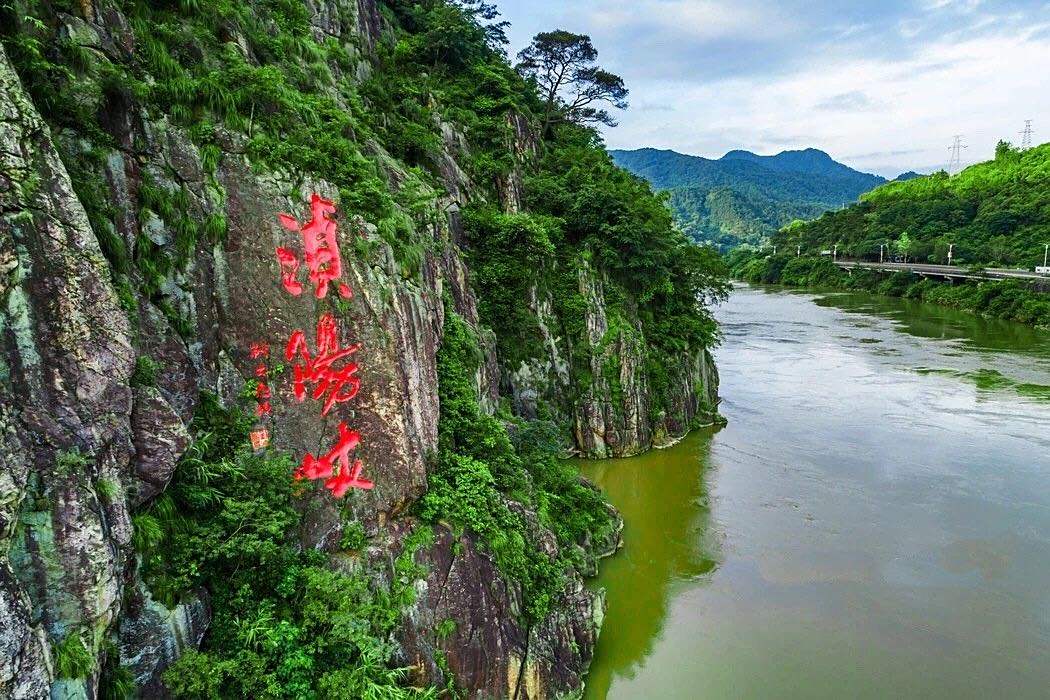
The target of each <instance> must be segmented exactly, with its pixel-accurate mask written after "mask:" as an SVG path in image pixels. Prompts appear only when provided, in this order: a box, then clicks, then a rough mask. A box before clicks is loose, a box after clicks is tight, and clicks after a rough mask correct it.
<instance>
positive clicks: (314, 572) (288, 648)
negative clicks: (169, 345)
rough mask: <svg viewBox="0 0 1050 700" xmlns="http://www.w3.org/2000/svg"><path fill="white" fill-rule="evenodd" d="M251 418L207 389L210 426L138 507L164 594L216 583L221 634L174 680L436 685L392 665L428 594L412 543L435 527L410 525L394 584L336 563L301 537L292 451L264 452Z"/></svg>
mask: <svg viewBox="0 0 1050 700" xmlns="http://www.w3.org/2000/svg"><path fill="white" fill-rule="evenodd" d="M251 424H252V421H251V419H249V418H247V417H245V416H244V415H243V414H241V413H239V412H237V411H226V410H223V409H221V408H220V407H219V406H218V404H217V403H216V401H215V399H214V398H213V397H208V396H205V397H204V401H203V403H202V404H201V407H200V409H199V410H198V415H197V418H196V419H195V421H194V425H193V428H194V430H195V432H196V434H197V436H198V437H197V440H196V441H195V442H194V444H193V445H192V446H191V448H190V450H189V452H188V453H187V454H186V456H185V457H184V458H183V459H182V462H181V463H180V464H179V467H178V469H177V470H176V472H175V477H174V479H173V481H172V483H171V485H170V486H169V487H168V489H167V490H166V491H165V493H164V494H162V495H161V496H159V497H158V498H157V499H156V500H154V501H153V502H152V503H151V504H150V505H149V506H148V507H147V508H146V509H145V510H144V511H142V512H141V513H140V514H139V515H137V516H136V518H135V519H136V523H135V526H136V527H135V529H136V534H137V535H138V540H139V541H138V549H139V551H140V555H141V557H142V568H143V574H144V578H145V581H146V583H147V585H148V586H149V587H150V590H151V591H152V593H153V595H154V596H156V597H157V598H158V599H160V600H161V601H162V602H164V603H165V604H167V605H169V606H173V605H174V604H175V603H176V602H177V601H178V597H179V596H180V594H182V593H183V592H185V591H191V590H194V589H196V588H198V587H204V588H206V589H207V590H208V591H209V594H210V600H211V609H212V622H211V625H210V626H209V634H208V635H207V637H206V638H205V640H204V643H203V644H202V646H201V649H200V651H195V652H190V653H188V654H186V655H184V656H183V657H182V658H181V659H179V660H178V662H176V663H175V664H174V665H173V666H172V667H171V668H170V669H168V671H167V672H166V674H165V680H166V683H167V685H168V687H169V688H170V689H171V691H172V692H173V693H174V694H175V695H176V696H177V697H186V698H220V697H222V698H229V697H243V698H267V697H274V698H276V697H326V698H345V699H346V700H351V699H357V698H363V697H384V698H410V697H411V698H424V697H434V695H433V693H432V692H430V691H417V690H414V689H412V688H408V687H404V686H403V680H404V677H405V671H403V670H398V669H392V668H391V666H390V662H391V658H392V656H393V654H394V651H395V646H394V645H393V643H392V642H391V640H390V634H391V632H392V631H393V630H394V629H395V628H396V626H397V625H398V624H399V622H400V620H401V609H402V608H403V607H404V606H405V605H406V604H408V603H411V602H412V600H413V598H414V589H413V588H412V584H413V583H414V581H415V580H416V579H417V578H418V577H419V576H420V575H421V572H420V571H419V570H418V568H419V567H418V566H416V564H415V563H414V562H413V560H412V557H413V555H414V553H415V550H416V549H417V548H418V547H420V546H425V545H426V544H428V537H429V536H430V533H429V530H428V528H426V527H421V528H419V529H417V530H416V532H414V533H413V534H412V535H411V536H410V537H409V538H408V541H407V542H406V545H405V553H404V554H402V555H401V556H400V557H399V558H398V559H397V561H396V562H395V575H394V576H393V577H392V580H393V583H392V584H390V585H381V584H377V583H376V582H374V581H370V580H369V579H368V578H366V577H365V576H363V575H361V574H356V573H355V574H351V573H346V572H344V571H339V570H333V569H332V568H331V567H330V566H329V565H328V564H327V561H326V559H327V558H326V556H325V555H324V554H323V553H321V552H319V551H316V550H312V549H306V550H304V549H303V548H302V546H301V545H300V543H299V539H298V537H297V533H298V530H299V525H300V523H301V522H302V519H303V516H302V514H301V512H299V511H298V510H297V509H296V508H295V499H294V495H295V494H294V492H295V490H296V489H297V488H298V487H297V486H296V485H293V482H292V481H291V480H290V479H289V477H288V475H289V473H290V470H291V468H292V465H291V463H290V461H289V459H288V458H287V457H286V456H280V455H276V454H273V453H269V454H266V455H263V456H256V455H253V454H252V453H251V451H250V448H249V447H248V440H247V437H248V430H249V429H250V428H251ZM133 604H135V605H142V604H145V602H144V601H138V602H134V603H133Z"/></svg>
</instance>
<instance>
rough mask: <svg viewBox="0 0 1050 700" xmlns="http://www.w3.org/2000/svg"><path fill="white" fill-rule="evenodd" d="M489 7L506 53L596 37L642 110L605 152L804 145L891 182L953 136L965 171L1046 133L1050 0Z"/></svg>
mask: <svg viewBox="0 0 1050 700" xmlns="http://www.w3.org/2000/svg"><path fill="white" fill-rule="evenodd" d="M497 1H498V2H499V3H500V6H501V7H502V8H503V10H504V12H505V15H506V17H507V19H509V20H511V22H512V23H513V24H512V28H511V36H512V40H513V45H514V49H515V50H516V49H518V48H520V47H521V46H523V45H525V44H526V43H527V42H528V39H529V37H531V36H532V34H534V33H535V32H536V31H540V30H546V29H551V28H553V27H561V28H564V29H568V30H570V31H576V32H582V33H587V34H590V35H591V36H592V37H593V39H594V42H595V45H596V46H597V48H598V50H599V52H600V62H601V63H602V65H603V66H604V67H606V68H607V69H609V70H612V71H613V72H616V73H618V74H620V75H622V76H623V77H624V79H625V80H626V82H627V85H628V87H629V88H630V89H631V102H632V104H635V105H638V106H639V108H636V109H631V110H628V111H627V112H624V113H622V114H617V115H616V116H617V117H618V119H619V121H620V127H618V128H616V129H609V130H606V132H605V135H606V139H607V141H608V143H609V145H610V146H613V147H620V148H638V147H642V146H654V147H659V148H672V149H675V150H677V151H683V152H688V153H698V154H701V155H713V156H719V155H721V154H722V153H724V152H726V151H728V150H730V149H733V148H748V149H751V150H756V151H759V152H774V151H778V150H782V149H784V148H802V147H810V146H813V147H817V148H822V149H824V150H826V151H828V152H829V153H831V154H832V155H833V156H838V157H843V158H845V157H847V156H850V155H851V154H861V155H853V156H852V157H850V158H848V159H847V162H849V163H850V164H851V165H854V166H857V167H860V168H864V169H869V170H875V171H878V172H881V173H883V174H896V173H897V172H900V171H903V170H907V169H910V168H916V169H918V168H921V167H923V166H929V165H936V164H943V163H944V161H945V160H946V156H947V146H948V144H949V142H950V140H951V136H952V135H953V134H956V133H961V134H965V135H966V137H967V142H968V143H969V144H970V148H969V149H968V151H967V156H969V157H970V158H971V159H972V160H980V159H984V158H987V157H990V156H991V154H992V152H993V149H994V146H995V143H996V141H997V140H998V139H999V138H1014V139H1016V138H1017V136H1016V132H1017V131H1018V130H1019V129H1020V128H1021V126H1022V125H1023V122H1024V120H1025V119H1034V120H1035V126H1036V128H1037V130H1038V129H1039V128H1040V127H1039V125H1040V124H1046V125H1047V126H1045V127H1044V130H1043V132H1042V133H1050V91H1048V90H1046V87H1045V84H1044V83H1045V82H1046V81H1045V75H1046V74H1047V71H1048V69H1050V3H1048V2H1047V1H1046V0H996V2H980V1H979V0H880V1H879V2H877V3H876V2H871V1H870V0H834V1H832V0H825V1H824V2H819V1H817V0H736V1H735V2H731V1H730V0H573V1H572V2H566V1H565V0H497ZM643 105H644V107H643ZM1037 133H1038V132H1037Z"/></svg>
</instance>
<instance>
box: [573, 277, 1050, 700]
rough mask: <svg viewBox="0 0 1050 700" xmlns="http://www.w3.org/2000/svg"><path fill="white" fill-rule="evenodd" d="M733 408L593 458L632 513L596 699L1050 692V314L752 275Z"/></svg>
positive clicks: (595, 668)
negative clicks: (978, 311)
mask: <svg viewBox="0 0 1050 700" xmlns="http://www.w3.org/2000/svg"><path fill="white" fill-rule="evenodd" d="M717 315H718V316H719V318H720V320H721V321H722V323H723V328H724V332H725V340H724V342H723V344H722V346H721V347H720V348H719V349H718V350H717V352H716V358H717V361H718V367H719V370H720V372H721V375H722V385H721V394H722V396H723V402H722V405H721V411H722V413H723V415H725V417H726V418H727V419H728V421H729V423H728V425H727V426H726V427H725V428H722V429H721V430H717V431H716V430H712V429H707V430H701V431H698V432H695V433H693V434H692V435H690V436H689V437H687V438H686V439H685V440H683V441H682V442H680V443H679V444H677V445H675V446H674V447H671V448H668V449H666V450H654V451H652V452H649V453H647V454H645V455H642V456H640V457H635V458H630V459H621V460H610V461H600V462H582V463H581V464H582V468H583V471H584V473H585V474H586V475H587V476H589V477H590V478H591V479H593V480H594V481H595V482H597V483H598V484H599V485H600V486H601V487H602V488H603V489H605V491H606V493H608V495H609V498H610V499H611V500H612V502H613V503H614V504H615V505H616V506H617V507H618V508H619V509H620V512H621V513H622V514H623V516H624V519H625V521H626V528H625V531H624V543H625V545H624V548H623V549H622V550H621V551H620V552H619V553H618V554H617V555H616V556H614V557H612V558H610V559H607V560H605V561H604V562H603V563H602V568H601V572H600V574H599V576H598V577H597V578H596V579H595V580H594V581H593V582H592V585H594V586H597V587H602V588H604V589H605V590H606V594H607V601H608V613H607V616H606V619H605V624H604V627H603V628H602V632H601V638H600V640H599V643H598V648H597V652H596V655H595V659H594V662H593V664H592V667H591V671H590V674H589V676H588V678H587V693H586V698H588V699H598V698H606V697H608V698H901V697H904V698H988V697H994V698H997V699H998V698H1050V333H1046V332H1039V331H1035V330H1032V329H1030V328H1026V327H1023V326H1020V325H1015V324H1010V323H1006V322H994V321H985V320H981V319H978V318H975V317H973V316H970V315H967V314H963V313H958V312H953V311H950V310H947V309H942V308H939V307H934V306H928V305H923V304H918V303H914V302H909V301H905V300H900V299H889V298H882V297H874V296H868V295H856V294H834V295H818V294H807V293H798V292H790V291H784V290H770V289H756V288H751V287H747V286H743V285H740V286H738V289H737V290H736V291H735V292H734V293H733V294H732V296H731V298H730V300H729V301H728V302H727V303H726V304H725V305H723V306H722V307H720V308H719V309H718V312H717Z"/></svg>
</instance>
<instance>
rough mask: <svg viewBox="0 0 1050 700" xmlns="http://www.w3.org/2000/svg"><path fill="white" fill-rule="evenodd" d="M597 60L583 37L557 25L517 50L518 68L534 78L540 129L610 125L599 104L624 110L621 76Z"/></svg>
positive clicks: (623, 90)
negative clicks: (539, 102) (540, 112)
mask: <svg viewBox="0 0 1050 700" xmlns="http://www.w3.org/2000/svg"><path fill="white" fill-rule="evenodd" d="M597 60H598V50H597V49H595V48H594V44H592V43H591V38H590V37H589V36H587V35H585V34H573V33H572V32H567V31H565V30H563V29H556V30H554V31H551V32H540V33H539V34H537V35H536V36H535V37H533V39H532V43H531V44H529V46H527V47H526V48H525V49H523V50H522V51H521V52H520V53H519V54H518V61H519V63H518V66H517V68H518V71H520V72H521V74H522V75H524V76H525V77H527V78H530V79H531V80H534V81H535V83H536V86H537V88H538V90H539V92H540V96H541V97H542V98H543V100H544V113H543V121H542V127H543V131H544V133H546V132H547V131H548V130H549V129H550V126H551V124H553V123H556V122H559V121H570V122H575V123H577V124H606V125H608V126H616V120H615V119H613V117H612V115H611V114H609V112H608V111H607V110H606V109H605V108H604V107H603V106H602V105H612V106H613V107H616V108H617V109H627V93H628V90H627V87H626V86H625V85H624V82H623V78H621V77H620V76H618V75H615V74H613V73H610V72H608V71H606V70H603V69H602V68H600V67H599V66H598V65H596V61H597Z"/></svg>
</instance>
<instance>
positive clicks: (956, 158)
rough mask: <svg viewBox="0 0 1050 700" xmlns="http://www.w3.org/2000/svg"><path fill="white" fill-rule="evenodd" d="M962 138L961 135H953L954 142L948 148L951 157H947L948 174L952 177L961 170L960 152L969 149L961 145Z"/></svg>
mask: <svg viewBox="0 0 1050 700" xmlns="http://www.w3.org/2000/svg"><path fill="white" fill-rule="evenodd" d="M962 141H963V137H962V135H961V134H956V135H955V140H954V142H953V143H952V145H951V146H949V147H948V149H949V151H950V153H951V155H950V156H949V157H948V174H949V175H954V174H955V173H957V172H959V171H960V170H962V152H963V149H964V148H969V146H966V145H964V144H963V142H962Z"/></svg>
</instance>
